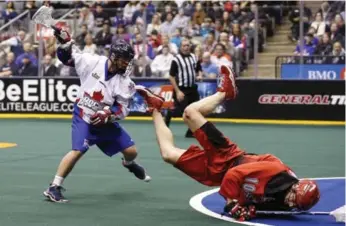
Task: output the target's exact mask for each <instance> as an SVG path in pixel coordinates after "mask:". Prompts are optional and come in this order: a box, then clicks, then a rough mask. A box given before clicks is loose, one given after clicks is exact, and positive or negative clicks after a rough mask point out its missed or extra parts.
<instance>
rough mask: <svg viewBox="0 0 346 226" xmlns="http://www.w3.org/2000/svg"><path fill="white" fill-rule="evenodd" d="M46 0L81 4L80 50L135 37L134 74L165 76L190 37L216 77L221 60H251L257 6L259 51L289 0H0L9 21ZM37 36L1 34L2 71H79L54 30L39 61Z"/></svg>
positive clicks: (237, 64)
mask: <svg viewBox="0 0 346 226" xmlns="http://www.w3.org/2000/svg"><path fill="white" fill-rule="evenodd" d="M42 4H44V5H46V6H48V7H52V8H54V9H55V10H60V9H68V10H72V9H76V14H75V16H74V15H73V16H72V17H71V18H68V27H69V28H70V32H71V33H72V35H73V38H74V40H75V42H76V44H77V45H78V46H79V48H80V49H81V50H82V51H83V52H88V53H91V54H103V55H107V54H108V49H109V47H110V45H111V44H112V43H113V42H114V41H115V40H117V39H124V40H126V41H128V42H129V43H131V45H132V46H133V48H134V50H135V67H134V76H136V77H143V76H144V77H163V78H167V77H168V76H169V74H168V72H169V66H170V63H171V61H172V59H173V56H174V55H175V54H176V53H177V52H178V51H179V46H180V42H181V39H182V38H183V37H186V38H189V39H190V40H191V41H192V43H193V48H192V52H193V53H194V54H195V55H196V57H197V59H198V60H199V61H200V62H201V63H202V68H203V71H204V77H205V78H215V76H216V74H217V69H218V67H219V66H220V64H228V65H230V66H232V67H233V68H234V69H235V70H236V71H237V72H241V71H242V70H244V69H246V67H247V65H248V63H249V61H250V60H251V59H252V58H253V53H254V49H255V48H254V44H255V42H254V40H255V34H256V32H255V27H256V22H255V12H256V11H258V18H259V23H258V24H259V29H258V30H257V31H258V32H257V34H258V46H257V47H258V51H259V52H261V51H263V48H264V43H265V38H266V37H268V36H273V35H274V34H275V24H280V23H281V20H282V17H283V15H284V13H285V12H284V10H283V9H284V8H285V7H282V6H283V5H285V6H289V5H290V4H291V2H290V1H270V2H263V1H253V0H251V1H238V0H232V1H215V0H212V1H184V0H175V1H160V2H157V1H116V0H115V1H110V0H108V1H107V0H97V1H70V2H67V1H24V2H19V1H14V0H7V1H6V2H2V3H0V7H1V9H0V10H1V20H2V21H3V23H6V22H8V21H10V20H11V19H13V18H15V17H16V16H17V15H19V14H20V13H22V12H23V11H24V10H30V15H32V14H33V13H34V12H35V11H36V10H37V9H38V8H39V7H40V6H41V5H42ZM60 16H61V15H60ZM54 18H57V17H56V16H54ZM70 23H72V24H73V23H75V26H73V25H72V24H70ZM34 35H36V34H35V32H30V30H29V29H28V28H27V27H26V28H20V30H19V31H18V32H16V35H15V36H13V37H9V38H6V40H1V43H0V54H1V53H6V57H4V59H6V60H5V62H3V63H4V65H3V66H2V68H1V69H0V76H16V75H20V76H28V75H37V74H40V75H43V76H76V73H75V71H74V69H73V68H71V67H67V66H64V65H62V64H61V62H60V61H59V60H58V59H57V57H56V47H57V43H56V40H55V38H54V37H53V36H52V37H47V38H45V39H44V40H43V51H42V52H43V53H42V59H40V60H38V55H39V54H38V53H39V51H38V49H39V48H38V46H39V45H38V41H37V40H35V38H34ZM0 65H2V64H1V63H0ZM239 74H240V73H239Z"/></svg>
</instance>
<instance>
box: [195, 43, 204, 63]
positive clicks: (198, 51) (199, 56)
mask: <svg viewBox="0 0 346 226" xmlns="http://www.w3.org/2000/svg"><path fill="white" fill-rule="evenodd" d="M203 52H204V50H203V47H202V45H200V44H198V45H196V46H195V48H194V51H193V53H194V54H195V56H196V59H197V61H199V62H201V61H202V58H203Z"/></svg>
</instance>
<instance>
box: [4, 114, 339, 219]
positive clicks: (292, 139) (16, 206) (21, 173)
mask: <svg viewBox="0 0 346 226" xmlns="http://www.w3.org/2000/svg"><path fill="white" fill-rule="evenodd" d="M122 124H123V125H124V127H125V128H126V129H127V130H128V132H129V133H130V134H131V135H132V136H133V138H134V139H135V141H136V143H137V145H138V147H139V153H140V162H141V164H143V165H144V166H146V168H147V170H148V172H149V173H150V175H151V176H152V177H153V181H152V182H151V183H149V184H145V183H143V182H140V181H138V180H136V179H135V178H134V177H133V176H132V175H131V174H129V173H128V172H127V171H126V170H125V169H124V168H123V167H122V166H121V159H120V155H118V156H116V157H114V158H108V157H106V156H105V155H103V154H102V153H101V152H100V151H98V150H97V149H96V148H92V149H90V151H89V152H88V154H87V155H86V156H84V157H83V159H82V161H80V162H79V164H78V165H77V167H76V168H75V170H74V171H73V173H72V174H71V175H70V177H69V178H68V179H67V180H66V182H65V184H64V185H65V187H66V188H67V191H66V193H65V194H66V197H67V198H69V199H70V200H71V202H70V203H69V204H53V203H49V202H46V201H44V198H43V196H42V191H43V190H44V189H45V188H46V187H47V185H48V183H49V182H50V181H51V179H52V177H53V176H54V174H55V170H56V167H57V164H58V163H59V161H60V159H61V157H62V156H63V155H64V154H65V153H66V152H67V151H68V150H69V149H70V143H71V142H70V127H71V126H70V122H69V121H66V120H62V121H59V120H52V121H45V120H38V121H36V120H0V126H1V130H0V142H14V143H17V144H18V146H17V147H14V148H8V149H0V175H1V176H0V179H1V184H0V209H1V210H0V225H1V226H21V225H25V226H27V225H32V226H41V225H49V226H61V225H62V224H63V225H68V226H79V225H81V226H98V225H99V226H108V225H116V226H118V225H119V226H133V225H141V226H152V225H165V226H170V225H172V226H173V225H174V226H183V225H189V226H190V225H191V226H194V225H196V226H204V225H205V226H207V225H212V224H217V225H230V223H228V222H224V221H220V220H218V219H212V218H209V217H207V216H205V215H203V214H201V213H199V212H196V211H195V210H193V209H192V208H191V207H190V206H189V204H188V202H189V199H190V198H191V197H192V196H193V195H195V194H197V193H200V192H202V191H205V190H209V189H210V188H207V187H204V186H202V185H200V184H198V183H197V182H195V181H192V180H191V179H190V178H188V177H186V176H184V175H183V174H182V173H181V172H179V171H177V170H176V169H174V168H173V167H171V166H170V165H167V164H165V163H164V162H163V161H162V160H161V159H160V155H159V150H158V148H157V145H156V140H155V137H154V131H153V126H152V124H151V123H150V122H124V123H122ZM171 128H172V130H173V132H174V134H175V135H176V143H177V145H178V146H179V147H182V148H186V147H188V146H189V144H190V143H191V142H194V143H195V141H194V140H193V139H185V138H184V137H183V134H184V133H185V129H186V127H185V125H183V124H181V123H176V124H173V125H172V126H171ZM218 128H219V129H220V130H222V131H223V132H224V133H225V135H227V136H229V137H230V138H231V139H232V140H233V141H235V142H237V143H238V144H239V145H240V146H241V147H242V148H244V149H246V150H247V151H249V152H256V153H273V154H275V155H277V156H278V157H280V158H281V159H282V160H283V161H284V162H285V163H287V164H288V165H290V166H291V167H292V168H293V169H294V170H295V171H296V173H297V174H298V175H299V176H300V177H332V176H344V169H345V168H344V159H345V156H344V155H345V153H344V151H345V142H344V137H345V132H344V128H343V127H302V126H261V125H239V124H218Z"/></svg>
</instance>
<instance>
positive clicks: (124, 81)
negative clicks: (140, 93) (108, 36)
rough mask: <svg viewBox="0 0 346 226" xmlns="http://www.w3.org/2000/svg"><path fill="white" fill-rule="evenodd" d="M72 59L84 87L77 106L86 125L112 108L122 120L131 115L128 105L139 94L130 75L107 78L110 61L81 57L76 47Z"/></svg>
mask: <svg viewBox="0 0 346 226" xmlns="http://www.w3.org/2000/svg"><path fill="white" fill-rule="evenodd" d="M72 58H73V60H74V64H75V69H76V71H77V74H78V76H79V78H80V82H81V86H80V90H79V93H78V97H77V100H76V105H75V113H78V114H79V115H80V116H81V117H82V118H83V120H84V121H86V122H87V123H90V117H91V116H92V115H93V114H94V113H96V112H97V111H99V110H102V109H103V108H104V107H105V106H109V107H110V108H111V109H112V111H113V112H114V113H115V117H116V119H118V120H120V119H123V118H125V117H126V116H127V115H128V114H129V104H130V101H131V99H132V97H133V96H134V94H135V93H136V90H135V83H134V82H133V81H132V80H131V78H130V75H129V74H126V75H120V74H115V75H114V76H112V75H109V74H108V65H107V64H108V58H107V57H105V56H99V55H91V54H89V53H82V52H81V51H80V50H79V49H78V48H77V47H75V46H73V50H72Z"/></svg>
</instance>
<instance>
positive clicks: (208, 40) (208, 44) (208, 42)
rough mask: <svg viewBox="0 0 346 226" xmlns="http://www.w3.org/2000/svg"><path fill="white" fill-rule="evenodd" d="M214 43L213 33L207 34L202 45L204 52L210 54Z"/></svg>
mask: <svg viewBox="0 0 346 226" xmlns="http://www.w3.org/2000/svg"><path fill="white" fill-rule="evenodd" d="M216 43H217V42H216V41H215V34H214V32H209V34H208V35H207V37H206V38H205V41H204V44H203V49H204V51H206V52H210V53H212V52H213V51H214V48H215V45H216Z"/></svg>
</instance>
